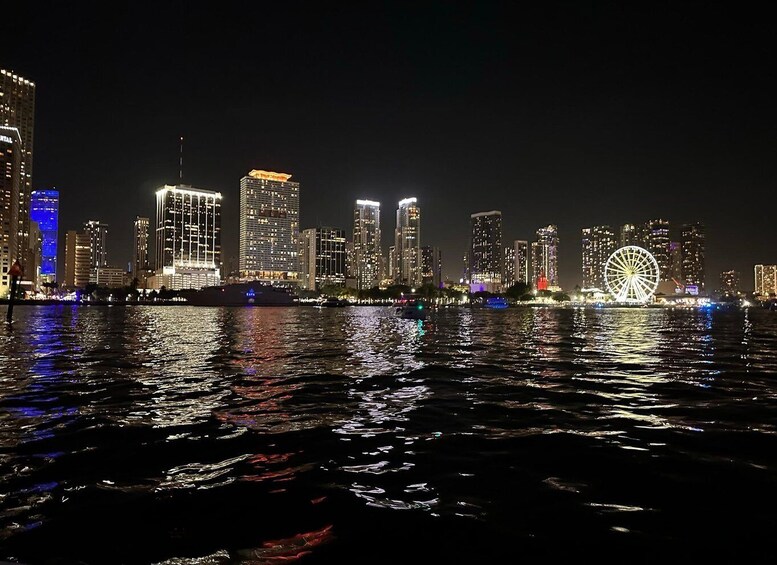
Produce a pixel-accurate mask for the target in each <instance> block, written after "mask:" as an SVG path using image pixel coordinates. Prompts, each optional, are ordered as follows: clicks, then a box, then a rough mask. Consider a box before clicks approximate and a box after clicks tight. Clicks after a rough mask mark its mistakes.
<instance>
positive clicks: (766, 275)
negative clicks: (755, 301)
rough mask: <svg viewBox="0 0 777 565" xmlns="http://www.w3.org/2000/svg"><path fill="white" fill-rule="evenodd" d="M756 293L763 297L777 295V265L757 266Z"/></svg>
mask: <svg viewBox="0 0 777 565" xmlns="http://www.w3.org/2000/svg"><path fill="white" fill-rule="evenodd" d="M754 270H755V293H756V294H759V295H761V296H774V295H775V294H777V265H756V266H755V269H754Z"/></svg>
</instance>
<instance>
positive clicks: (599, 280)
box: [582, 226, 618, 290]
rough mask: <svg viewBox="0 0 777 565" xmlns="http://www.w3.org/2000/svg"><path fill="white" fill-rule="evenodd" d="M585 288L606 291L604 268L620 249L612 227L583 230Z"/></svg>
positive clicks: (595, 227)
mask: <svg viewBox="0 0 777 565" xmlns="http://www.w3.org/2000/svg"><path fill="white" fill-rule="evenodd" d="M582 243H583V288H598V289H599V290H606V287H605V283H604V266H605V265H606V264H607V259H609V258H610V255H612V254H613V252H614V251H615V250H616V249H617V247H618V240H617V239H616V237H615V232H614V231H613V230H612V229H611V228H610V226H594V227H592V228H583V240H582Z"/></svg>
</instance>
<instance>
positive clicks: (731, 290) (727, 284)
mask: <svg viewBox="0 0 777 565" xmlns="http://www.w3.org/2000/svg"><path fill="white" fill-rule="evenodd" d="M739 280H740V276H739V271H723V272H722V273H720V290H721V292H723V293H724V294H730V295H737V294H739V290H740V288H739Z"/></svg>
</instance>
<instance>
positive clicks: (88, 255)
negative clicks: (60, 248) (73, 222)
mask: <svg viewBox="0 0 777 565" xmlns="http://www.w3.org/2000/svg"><path fill="white" fill-rule="evenodd" d="M91 270H92V240H91V237H90V235H89V234H88V233H87V232H79V231H75V230H69V231H68V232H67V233H66V234H65V286H66V287H67V288H69V289H74V288H84V287H85V286H86V285H87V284H88V283H89V274H90V272H91Z"/></svg>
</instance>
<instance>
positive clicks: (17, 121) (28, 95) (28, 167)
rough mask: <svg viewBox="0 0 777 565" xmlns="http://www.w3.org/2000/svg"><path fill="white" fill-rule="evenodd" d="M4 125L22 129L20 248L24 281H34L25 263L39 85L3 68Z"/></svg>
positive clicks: (0, 101) (0, 112)
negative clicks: (36, 88) (36, 94)
mask: <svg viewBox="0 0 777 565" xmlns="http://www.w3.org/2000/svg"><path fill="white" fill-rule="evenodd" d="M0 126H6V127H12V128H16V129H18V130H19V138H20V140H21V152H20V163H19V176H20V180H19V187H18V189H19V194H18V196H17V199H16V205H17V212H16V222H17V229H16V249H17V252H18V253H19V254H20V257H19V262H20V263H21V264H22V266H23V267H25V269H24V271H25V273H24V278H25V279H27V280H31V277H32V276H33V275H34V269H33V268H27V267H26V266H25V263H26V262H27V261H28V259H29V258H30V253H31V249H34V247H35V246H34V245H32V246H31V245H30V242H29V237H30V194H31V193H32V156H33V131H34V129H35V83H34V82H32V81H29V80H27V79H25V78H24V77H21V76H19V75H17V74H16V73H14V72H12V71H7V70H4V69H0Z"/></svg>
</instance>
